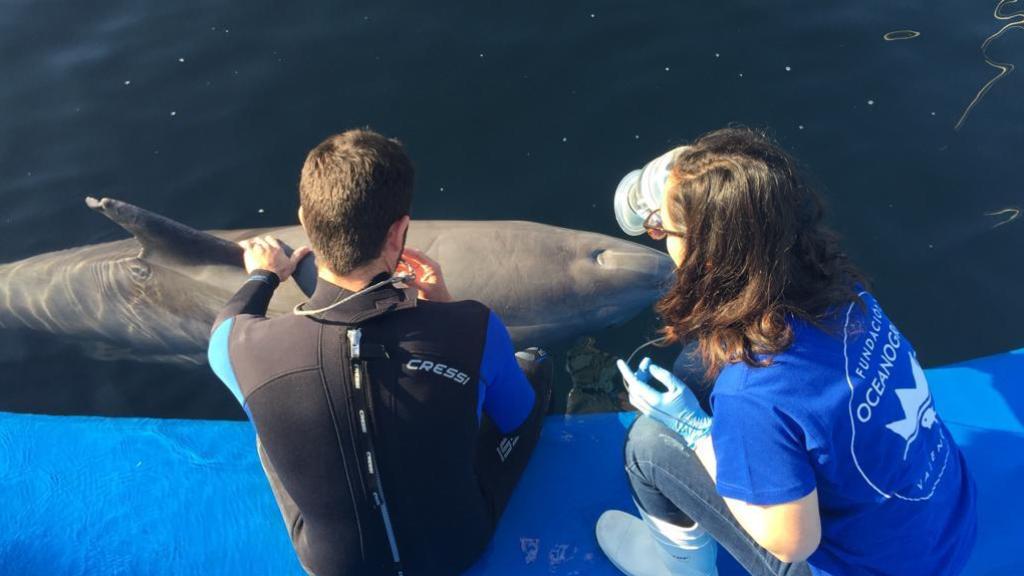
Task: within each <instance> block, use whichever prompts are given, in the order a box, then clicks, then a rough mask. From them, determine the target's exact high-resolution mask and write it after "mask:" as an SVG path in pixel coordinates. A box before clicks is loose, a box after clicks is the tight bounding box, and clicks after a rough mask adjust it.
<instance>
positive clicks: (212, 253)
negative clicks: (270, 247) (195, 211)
mask: <svg viewBox="0 0 1024 576" xmlns="http://www.w3.org/2000/svg"><path fill="white" fill-rule="evenodd" d="M85 204H86V205H87V206H89V208H92V209H93V210H96V211H97V212H100V213H101V214H103V215H104V216H106V217H107V218H110V219H111V220H113V221H114V222H115V223H116V224H117V225H118V226H120V227H122V228H124V229H125V230H127V231H128V232H130V233H131V235H132V236H134V237H135V239H136V240H138V241H139V244H141V245H142V252H141V253H140V254H139V257H141V258H145V259H146V260H149V261H154V262H167V263H182V264H224V265H228V266H242V248H241V247H240V246H238V245H237V244H235V243H234V242H229V241H227V240H224V239H223V238H218V237H216V236H214V235H213V234H208V233H206V232H203V231H201V230H196V229H195V228H190V227H188V226H185V225H184V224H182V223H180V222H175V221H174V220H171V219H170V218H166V217H164V216H161V215H159V214H154V213H153V212H150V211H149V210H145V209H143V208H139V207H138V206H135V205H133V204H129V203H127V202H122V201H120V200H115V199H113V198H103V199H101V200H97V199H95V198H93V197H88V198H86V199H85Z"/></svg>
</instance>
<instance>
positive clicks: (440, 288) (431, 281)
mask: <svg viewBox="0 0 1024 576" xmlns="http://www.w3.org/2000/svg"><path fill="white" fill-rule="evenodd" d="M403 265H404V268H403ZM398 271H399V272H409V273H410V274H412V275H413V276H414V278H413V279H412V280H411V281H410V282H409V284H410V285H412V286H415V287H416V290H418V292H419V294H418V296H419V298H420V300H431V301H433V302H451V301H452V296H451V294H449V293H448V286H446V285H445V283H444V275H443V274H442V273H441V265H440V264H438V263H437V262H436V261H434V259H432V258H431V257H430V256H427V255H426V254H424V253H423V252H420V251H419V250H416V249H415V248H406V249H405V250H404V251H402V262H401V264H399V267H398Z"/></svg>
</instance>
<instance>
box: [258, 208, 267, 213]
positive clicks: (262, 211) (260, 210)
mask: <svg viewBox="0 0 1024 576" xmlns="http://www.w3.org/2000/svg"><path fill="white" fill-rule="evenodd" d="M256 212H258V213H260V214H263V213H264V212H266V210H264V209H263V208H260V209H259V210H257V211H256Z"/></svg>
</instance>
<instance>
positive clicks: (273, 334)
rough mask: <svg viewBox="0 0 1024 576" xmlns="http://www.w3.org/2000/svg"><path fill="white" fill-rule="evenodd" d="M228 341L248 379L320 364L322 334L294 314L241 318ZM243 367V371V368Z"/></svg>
mask: <svg viewBox="0 0 1024 576" xmlns="http://www.w3.org/2000/svg"><path fill="white" fill-rule="evenodd" d="M230 320H231V321H232V322H233V323H234V326H232V328H231V334H230V337H229V340H228V346H229V348H230V352H231V361H232V364H233V365H234V366H235V370H236V372H239V376H241V374H242V373H243V372H244V373H245V374H246V375H247V376H248V378H247V379H251V378H255V379H259V377H260V375H266V374H270V373H277V372H280V371H282V370H285V371H291V370H297V369H300V368H303V367H315V366H316V365H317V363H318V361H319V344H318V336H317V335H318V334H319V330H318V328H317V325H316V323H315V322H310V321H309V320H308V319H306V318H301V317H298V316H293V315H291V314H288V315H281V316H275V317H271V318H267V317H263V316H253V315H249V314H240V315H238V316H235V317H233V318H231V319H230ZM243 367H244V368H243Z"/></svg>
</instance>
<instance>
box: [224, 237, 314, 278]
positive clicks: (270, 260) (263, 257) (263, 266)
mask: <svg viewBox="0 0 1024 576" xmlns="http://www.w3.org/2000/svg"><path fill="white" fill-rule="evenodd" d="M238 245H239V246H241V247H242V249H243V250H245V255H244V258H245V271H246V272H248V273H250V274H252V272H253V271H254V270H267V271H268V272H273V273H274V274H277V278H278V279H279V280H280V281H281V282H284V281H285V280H287V279H288V278H289V277H290V276H291V275H292V272H295V267H296V266H298V265H299V262H300V261H302V259H303V258H305V257H306V256H307V255H308V254H309V253H310V249H309V247H308V246H303V247H302V248H299V249H298V250H296V251H294V252H292V255H291V257H289V256H287V255H286V254H285V249H284V247H283V246H281V243H280V242H278V240H277V238H274V237H273V236H257V237H255V238H250V239H248V240H242V241H241V242H239V243H238Z"/></svg>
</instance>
